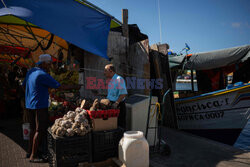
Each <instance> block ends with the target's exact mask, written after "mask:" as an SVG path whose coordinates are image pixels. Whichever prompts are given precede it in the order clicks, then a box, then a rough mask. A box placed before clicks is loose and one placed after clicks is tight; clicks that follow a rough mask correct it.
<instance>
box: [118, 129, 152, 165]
mask: <svg viewBox="0 0 250 167" xmlns="http://www.w3.org/2000/svg"><path fill="white" fill-rule="evenodd" d="M119 159H120V161H122V162H123V163H124V164H125V165H126V167H148V166H149V146H148V142H147V140H146V139H145V138H144V136H143V132H141V131H127V132H125V133H124V135H123V138H122V139H121V140H120V143H119Z"/></svg>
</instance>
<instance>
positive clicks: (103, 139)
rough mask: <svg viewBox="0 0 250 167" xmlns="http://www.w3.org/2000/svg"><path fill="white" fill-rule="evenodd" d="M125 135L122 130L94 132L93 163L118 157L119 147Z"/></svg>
mask: <svg viewBox="0 0 250 167" xmlns="http://www.w3.org/2000/svg"><path fill="white" fill-rule="evenodd" d="M123 133H124V130H123V129H122V128H118V129H115V130H108V131H99V132H92V139H93V140H92V160H93V161H92V162H99V161H104V160H106V159H108V158H112V157H118V145H119V141H120V140H121V138H122V137H123Z"/></svg>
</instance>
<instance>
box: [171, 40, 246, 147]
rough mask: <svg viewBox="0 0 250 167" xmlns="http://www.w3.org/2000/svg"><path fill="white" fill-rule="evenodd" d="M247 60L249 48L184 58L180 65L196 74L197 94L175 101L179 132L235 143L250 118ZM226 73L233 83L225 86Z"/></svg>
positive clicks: (237, 48)
mask: <svg viewBox="0 0 250 167" xmlns="http://www.w3.org/2000/svg"><path fill="white" fill-rule="evenodd" d="M249 57H250V45H246V46H241V47H234V48H229V49H223V50H218V51H212V52H204V53H196V54H191V55H188V56H185V58H186V60H183V61H182V63H183V62H185V63H184V68H185V69H190V70H192V71H193V70H195V71H196V78H197V85H198V91H197V92H194V91H192V92H191V93H187V92H185V93H184V94H182V95H181V97H180V98H177V99H175V104H176V115H177V122H178V128H179V129H180V130H183V131H187V132H191V133H193V134H197V135H199V136H202V137H206V138H209V139H213V140H216V141H219V142H223V143H226V144H230V145H233V144H234V143H235V141H236V140H237V138H238V136H239V135H240V133H241V131H242V129H243V128H244V127H245V125H246V124H247V122H248V119H249V118H250V83H248V82H249V81H250V59H249ZM185 58H184V59H185ZM229 73H230V75H231V74H232V73H233V81H232V83H233V84H227V83H228V82H227V75H228V74H229ZM205 92H206V93H205ZM190 94H191V96H190ZM183 95H184V96H183ZM185 96H189V97H185Z"/></svg>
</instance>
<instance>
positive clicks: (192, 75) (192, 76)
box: [191, 70, 194, 92]
mask: <svg viewBox="0 0 250 167" xmlns="http://www.w3.org/2000/svg"><path fill="white" fill-rule="evenodd" d="M191 85H192V91H193V92H194V71H193V70H191Z"/></svg>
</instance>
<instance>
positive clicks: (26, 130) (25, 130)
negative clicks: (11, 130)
mask: <svg viewBox="0 0 250 167" xmlns="http://www.w3.org/2000/svg"><path fill="white" fill-rule="evenodd" d="M23 139H24V140H29V139H30V124H29V123H24V124H23Z"/></svg>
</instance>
